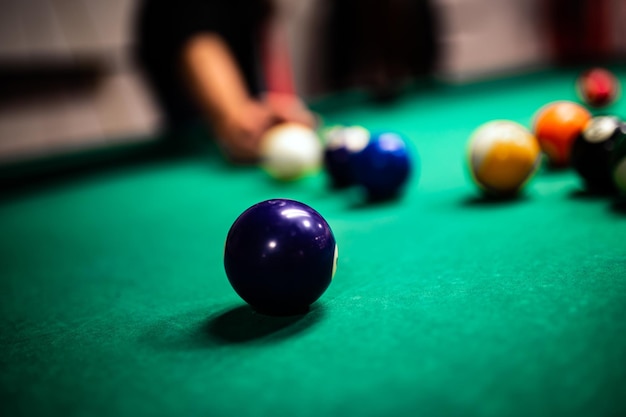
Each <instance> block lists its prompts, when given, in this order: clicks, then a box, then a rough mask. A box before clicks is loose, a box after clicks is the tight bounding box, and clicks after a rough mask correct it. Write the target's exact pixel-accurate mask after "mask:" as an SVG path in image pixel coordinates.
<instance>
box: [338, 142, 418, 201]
mask: <svg viewBox="0 0 626 417" xmlns="http://www.w3.org/2000/svg"><path fill="white" fill-rule="evenodd" d="M350 162H351V166H352V170H353V173H354V176H355V179H356V182H357V184H360V185H361V186H363V187H364V188H365V189H366V191H367V193H368V195H369V197H370V198H372V199H385V198H390V197H394V196H396V195H397V194H398V193H399V192H400V191H401V189H402V187H403V186H404V185H405V183H406V182H407V180H408V179H409V176H410V174H411V169H412V167H411V157H410V155H409V150H408V146H407V141H406V139H405V138H403V137H402V136H401V135H400V134H398V133H394V132H381V133H374V134H372V136H371V138H370V140H369V142H368V144H367V146H365V147H364V148H363V149H362V150H361V151H359V152H356V153H354V154H353V155H352V156H351V161H350Z"/></svg>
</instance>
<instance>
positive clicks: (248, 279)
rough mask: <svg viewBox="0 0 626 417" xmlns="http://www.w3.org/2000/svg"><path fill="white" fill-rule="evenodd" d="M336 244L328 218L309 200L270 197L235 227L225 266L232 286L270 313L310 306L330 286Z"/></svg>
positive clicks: (250, 211)
mask: <svg viewBox="0 0 626 417" xmlns="http://www.w3.org/2000/svg"><path fill="white" fill-rule="evenodd" d="M336 262H337V245H336V242H335V237H334V235H333V232H332V230H331V229H330V226H329V225H328V223H327V222H326V220H324V218H323V217H322V216H321V215H320V214H319V213H318V212H317V211H315V210H314V209H312V208H311V207H309V206H307V205H306V204H303V203H300V202H297V201H293V200H286V199H276V200H267V201H263V202H260V203H258V204H255V205H254V206H252V207H250V208H248V209H247V210H246V211H244V212H243V213H242V214H241V215H240V216H239V217H238V218H237V219H236V220H235V222H234V223H233V225H232V226H231V228H230V230H229V232H228V235H227V238H226V246H225V249H224V268H225V270H226V275H227V277H228V280H229V281H230V284H231V285H232V287H233V289H234V290H235V292H237V294H239V296H240V297H241V298H242V299H243V300H244V301H246V302H247V303H248V304H250V306H252V308H254V309H255V310H256V311H258V312H260V313H265V314H276V315H282V314H298V313H302V312H305V311H307V310H308V308H309V306H310V305H311V304H312V303H314V302H315V301H316V300H317V299H318V298H319V297H320V296H321V295H322V294H323V293H324V291H326V289H327V288H328V286H329V285H330V282H331V279H332V277H333V275H334V273H335V269H336Z"/></svg>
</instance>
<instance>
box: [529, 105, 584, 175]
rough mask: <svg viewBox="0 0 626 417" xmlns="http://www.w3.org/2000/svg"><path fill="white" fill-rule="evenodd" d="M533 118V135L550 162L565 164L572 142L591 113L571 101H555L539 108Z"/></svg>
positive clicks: (557, 164) (568, 157)
mask: <svg viewBox="0 0 626 417" xmlns="http://www.w3.org/2000/svg"><path fill="white" fill-rule="evenodd" d="M534 119H535V120H534V126H533V130H534V133H535V136H536V137H537V140H538V141H539V145H540V146H541V150H542V151H543V152H544V153H545V154H546V155H547V157H548V160H549V162H550V164H551V165H552V166H554V167H564V166H567V165H568V164H569V160H570V152H571V148H572V144H573V143H574V141H575V140H576V137H577V136H578V135H579V134H580V132H582V130H583V129H584V128H585V126H586V125H587V122H588V121H589V120H590V119H591V113H589V111H588V110H587V109H586V108H584V107H583V106H581V105H580V104H577V103H574V102H572V101H556V102H553V103H549V104H547V105H545V106H544V107H542V108H541V109H539V111H538V112H537V114H536V116H535V118H534Z"/></svg>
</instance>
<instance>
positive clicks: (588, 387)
mask: <svg viewBox="0 0 626 417" xmlns="http://www.w3.org/2000/svg"><path fill="white" fill-rule="evenodd" d="M617 71H618V75H620V76H623V75H624V74H626V72H625V71H621V70H620V69H617ZM575 75H576V71H574V70H558V71H554V70H550V71H543V72H539V73H533V74H529V75H523V76H516V77H509V78H506V79H500V80H492V81H486V82H481V83H473V84H471V85H458V86H453V85H437V86H429V87H425V86H415V87H413V88H410V89H408V91H407V92H406V93H405V94H403V95H402V96H400V97H399V98H398V100H396V101H394V102H392V103H388V104H384V105H383V104H380V103H375V102H372V101H369V100H367V99H366V95H363V94H360V93H349V94H342V95H337V96H333V97H329V98H327V99H323V100H320V101H319V102H316V103H313V104H312V106H313V108H314V109H315V110H316V111H318V112H319V113H320V114H321V115H322V117H323V119H324V121H325V123H326V124H327V125H332V124H336V123H344V124H359V125H363V126H365V127H367V128H370V129H392V130H397V131H400V132H402V133H404V134H405V135H407V136H408V137H409V138H410V140H411V152H412V153H413V156H414V158H415V159H416V160H417V159H418V158H417V155H419V160H420V161H421V162H420V164H419V165H420V166H419V169H418V170H415V171H414V173H413V176H412V178H411V181H410V183H409V185H408V187H407V189H406V191H405V193H404V194H403V196H402V197H401V198H399V199H398V200H394V201H389V202H386V203H379V204H367V203H365V202H364V201H363V198H362V194H361V193H360V192H359V190H355V189H348V190H343V191H333V190H330V189H329V188H328V187H327V181H326V178H325V176H324V174H323V173H320V174H318V175H314V176H312V177H309V178H306V179H304V180H302V181H299V182H295V183H288V184H284V183H278V182H275V181H272V180H271V179H270V178H269V177H268V176H267V175H266V174H265V173H264V172H262V171H261V170H259V169H257V168H255V167H237V166H231V165H228V164H227V163H225V162H224V161H222V160H221V159H220V158H219V157H218V156H216V155H215V153H214V152H211V151H210V149H209V150H208V151H202V149H204V148H202V149H199V150H198V151H197V152H193V153H179V154H175V155H165V156H164V155H160V156H157V157H149V158H138V159H136V160H131V162H130V163H129V162H126V163H124V164H115V163H114V164H108V166H106V167H102V168H100V169H89V170H84V169H80V170H77V171H76V172H75V173H74V174H73V175H55V176H54V177H52V178H49V179H47V180H45V181H42V180H40V181H37V182H34V183H33V182H30V183H27V184H21V185H20V186H19V187H12V188H7V189H6V191H4V192H3V193H2V195H1V196H0V317H1V321H0V409H1V410H3V411H2V415H5V416H19V415H27V416H65V417H68V416H116V417H125V416H134V417H135V416H205V417H206V416H211V417H217V416H238V417H248V416H250V417H253V416H255V417H257V416H258V417H260V416H272V417H276V416H291V417H296V416H302V417H304V416H311V417H314V416H315V417H317V416H357V415H358V416H394V415H395V416H485V417H486V416H494V417H495V416H524V417H527V416H548V415H549V416H618V415H626V243H625V242H624V240H625V238H626V212H625V210H624V205H623V203H620V202H619V201H618V200H615V199H612V198H608V197H599V196H593V195H589V194H588V193H586V192H584V190H583V189H582V187H581V183H580V180H579V179H578V178H577V176H576V175H575V173H574V172H572V171H571V170H562V171H552V170H549V169H542V170H540V171H539V172H538V173H537V175H536V176H535V178H534V179H533V180H532V181H531V182H530V183H529V184H528V187H527V189H526V190H525V192H524V193H523V195H522V196H521V197H520V198H518V199H514V200H508V201H500V202H496V201H491V200H487V199H484V198H482V197H481V196H480V194H479V193H478V191H477V189H476V187H475V186H474V185H473V184H472V182H471V180H470V177H469V176H468V174H467V170H466V167H465V151H466V149H465V147H466V143H467V139H468V137H469V135H470V133H471V132H472V131H473V130H474V129H475V128H476V127H477V126H478V125H479V124H481V123H483V122H486V121H488V120H492V119H511V120H514V121H517V122H520V123H522V124H524V125H526V126H529V125H530V123H531V119H532V116H533V114H534V113H535V111H536V110H537V109H538V108H539V107H540V106H542V105H543V104H545V103H547V102H549V101H552V100H557V99H570V100H576V96H575V92H574V89H573V83H574V78H575ZM606 111H607V112H611V113H614V114H618V115H626V102H625V101H624V100H621V101H619V102H618V103H616V104H615V105H614V106H613V107H611V108H609V109H607V110H606ZM277 197H282V198H291V199H295V200H299V201H302V202H304V203H306V204H308V205H310V206H312V207H314V208H315V209H316V210H318V211H319V212H320V213H321V214H322V215H323V216H324V217H325V218H326V220H327V221H328V223H329V224H330V226H331V227H332V229H333V231H334V234H335V237H336V239H337V242H338V246H339V263H338V269H337V273H336V275H335V278H334V280H333V282H332V283H331V286H330V287H329V289H328V290H327V291H326V293H325V294H324V295H323V296H322V298H321V299H320V300H319V301H318V302H317V303H315V304H314V305H313V306H312V308H311V310H310V312H309V313H308V314H305V315H300V316H291V317H270V316H264V315H260V314H257V313H255V312H253V311H252V310H251V309H250V308H249V307H247V306H246V304H245V303H244V302H243V301H242V300H241V299H240V298H238V296H237V295H236V294H235V292H234V291H233V290H232V288H231V287H230V285H229V283H228V280H227V279H226V276H225V273H224V268H223V260H222V256H223V249H224V241H225V237H226V233H227V232H228V229H229V227H230V225H231V224H232V222H233V221H234V220H235V219H236V217H237V216H238V215H239V214H240V213H241V212H242V211H243V210H245V209H246V208H247V207H249V206H250V205H252V204H254V203H256V202H259V201H262V200H265V199H269V198H277Z"/></svg>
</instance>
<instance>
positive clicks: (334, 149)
mask: <svg viewBox="0 0 626 417" xmlns="http://www.w3.org/2000/svg"><path fill="white" fill-rule="evenodd" d="M324 138H325V145H324V168H325V170H326V174H327V175H328V177H329V179H330V184H331V185H332V187H334V188H345V187H348V186H350V185H353V184H354V175H353V174H352V169H351V166H350V155H351V154H352V153H354V152H357V151H359V150H361V149H363V148H364V147H365V146H366V145H367V142H368V141H369V138H370V133H369V131H368V130H367V129H365V128H363V127H361V126H335V127H333V128H331V129H329V130H328V131H327V132H326V133H325V135H324Z"/></svg>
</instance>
